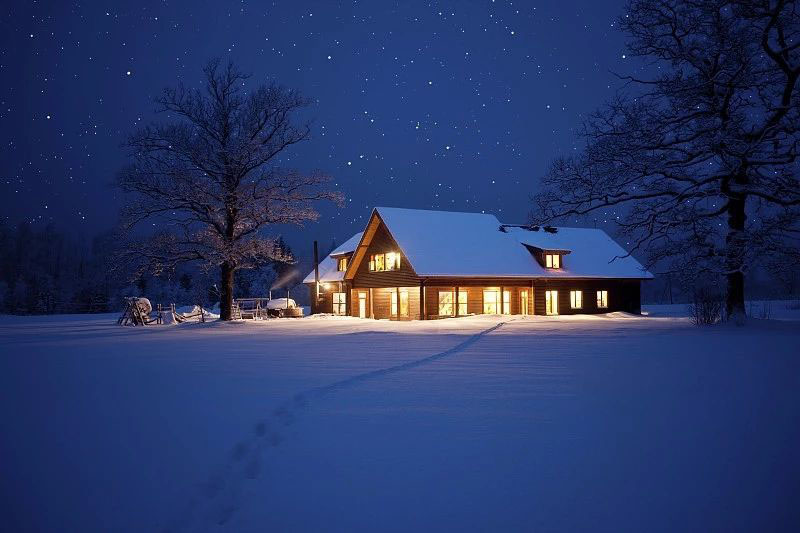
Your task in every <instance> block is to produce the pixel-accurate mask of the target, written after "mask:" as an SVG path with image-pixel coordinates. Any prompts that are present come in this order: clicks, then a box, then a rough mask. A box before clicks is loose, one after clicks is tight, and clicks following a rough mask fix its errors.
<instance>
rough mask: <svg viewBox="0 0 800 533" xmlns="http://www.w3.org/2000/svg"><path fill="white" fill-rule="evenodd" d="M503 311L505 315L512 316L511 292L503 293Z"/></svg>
mask: <svg viewBox="0 0 800 533" xmlns="http://www.w3.org/2000/svg"><path fill="white" fill-rule="evenodd" d="M501 311H502V312H503V314H504V315H510V314H511V291H503V308H502V309H501Z"/></svg>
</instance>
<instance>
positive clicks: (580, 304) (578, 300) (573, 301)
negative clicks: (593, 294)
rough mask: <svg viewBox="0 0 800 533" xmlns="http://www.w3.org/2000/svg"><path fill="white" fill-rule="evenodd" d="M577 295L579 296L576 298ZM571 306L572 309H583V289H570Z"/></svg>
mask: <svg viewBox="0 0 800 533" xmlns="http://www.w3.org/2000/svg"><path fill="white" fill-rule="evenodd" d="M576 296H577V298H576ZM576 304H577V305H576ZM569 307H570V309H583V291H582V290H572V291H569Z"/></svg>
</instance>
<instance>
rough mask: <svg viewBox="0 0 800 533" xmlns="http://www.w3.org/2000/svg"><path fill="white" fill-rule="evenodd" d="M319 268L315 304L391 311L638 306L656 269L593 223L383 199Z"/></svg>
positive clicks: (387, 315) (312, 284) (422, 314)
mask: <svg viewBox="0 0 800 533" xmlns="http://www.w3.org/2000/svg"><path fill="white" fill-rule="evenodd" d="M317 271H318V279H315V272H311V273H310V274H309V275H308V276H307V277H306V278H305V280H304V283H305V284H306V285H307V286H308V287H309V290H310V291H311V302H312V304H311V312H312V313H333V314H337V315H350V316H354V317H361V318H377V319H391V320H417V319H422V320H426V319H436V318H446V317H457V316H465V315H472V314H513V315H565V314H578V313H606V312H610V311H627V312H630V313H639V312H640V311H641V297H640V286H641V282H642V280H646V279H652V277H653V276H652V274H650V273H649V272H647V271H646V270H645V269H644V268H643V267H642V265H641V264H639V262H638V261H636V259H634V258H633V257H632V256H629V255H628V254H627V253H626V252H625V250H624V249H623V248H622V247H620V246H619V245H618V244H617V243H616V242H615V241H614V240H612V239H611V238H610V237H609V236H608V235H607V234H606V233H605V232H604V231H602V230H599V229H587V228H563V227H559V228H551V227H535V226H524V225H511V224H501V223H500V222H499V221H498V220H497V218H496V217H495V216H494V215H490V214H483V213H455V212H449V211H427V210H419V209H400V208H388V207H377V208H375V209H374V210H373V212H372V215H371V216H370V219H369V222H368V223H367V226H366V228H365V229H364V231H363V232H362V233H357V234H356V235H353V236H352V237H351V238H350V239H349V240H348V241H347V242H345V243H344V244H342V245H341V246H339V247H338V248H336V249H335V250H334V251H333V252H331V253H330V255H329V256H327V257H326V258H324V259H323V260H322V261H321V262H320V264H319V266H318V269H317ZM317 295H318V296H317Z"/></svg>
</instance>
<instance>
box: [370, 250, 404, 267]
mask: <svg viewBox="0 0 800 533" xmlns="http://www.w3.org/2000/svg"><path fill="white" fill-rule="evenodd" d="M400 255H401V254H400V252H381V253H379V254H370V256H369V264H368V267H367V268H368V270H369V271H370V272H389V271H392V270H400V264H401V260H400ZM390 260H391V262H390Z"/></svg>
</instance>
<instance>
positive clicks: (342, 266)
mask: <svg viewBox="0 0 800 533" xmlns="http://www.w3.org/2000/svg"><path fill="white" fill-rule="evenodd" d="M336 270H338V271H339V272H344V271H345V270H347V258H346V257H340V258H339V260H338V262H337V263H336Z"/></svg>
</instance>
